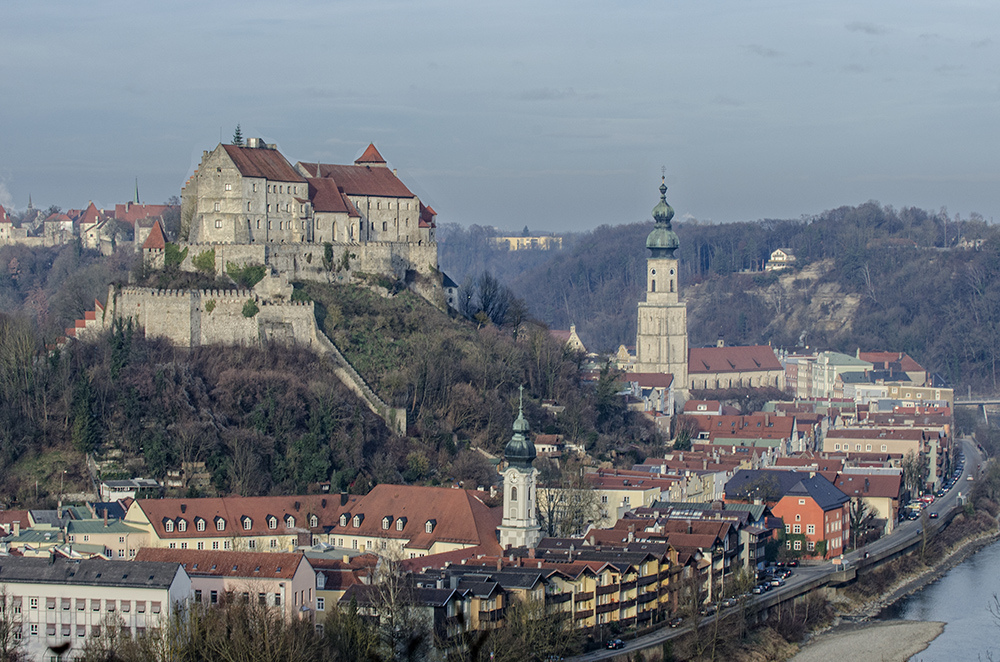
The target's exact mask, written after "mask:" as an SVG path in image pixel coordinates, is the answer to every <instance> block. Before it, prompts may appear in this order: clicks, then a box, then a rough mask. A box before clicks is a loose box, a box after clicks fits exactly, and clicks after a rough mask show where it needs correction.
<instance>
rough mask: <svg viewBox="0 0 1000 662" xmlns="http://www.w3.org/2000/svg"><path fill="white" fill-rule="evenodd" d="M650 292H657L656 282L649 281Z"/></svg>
mask: <svg viewBox="0 0 1000 662" xmlns="http://www.w3.org/2000/svg"><path fill="white" fill-rule="evenodd" d="M649 291H650V292H655V291H656V281H655V280H651V281H649Z"/></svg>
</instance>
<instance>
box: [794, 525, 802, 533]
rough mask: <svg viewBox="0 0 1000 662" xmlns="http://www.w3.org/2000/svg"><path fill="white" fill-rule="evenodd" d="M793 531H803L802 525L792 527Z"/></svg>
mask: <svg viewBox="0 0 1000 662" xmlns="http://www.w3.org/2000/svg"><path fill="white" fill-rule="evenodd" d="M792 533H802V525H801V524H796V525H794V526H793V527H792Z"/></svg>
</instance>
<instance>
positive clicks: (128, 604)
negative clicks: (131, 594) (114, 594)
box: [122, 600, 132, 614]
mask: <svg viewBox="0 0 1000 662" xmlns="http://www.w3.org/2000/svg"><path fill="white" fill-rule="evenodd" d="M130 611H132V601H131V600H122V613H125V614H127V613H129V612H130Z"/></svg>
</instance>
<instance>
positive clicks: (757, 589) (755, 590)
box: [750, 584, 767, 595]
mask: <svg viewBox="0 0 1000 662" xmlns="http://www.w3.org/2000/svg"><path fill="white" fill-rule="evenodd" d="M766 590H767V589H766V588H764V585H763V584H757V585H756V586H754V587H753V588H752V589H750V592H751V593H753V594H754V595H760V594H761V593H763V592H764V591H766Z"/></svg>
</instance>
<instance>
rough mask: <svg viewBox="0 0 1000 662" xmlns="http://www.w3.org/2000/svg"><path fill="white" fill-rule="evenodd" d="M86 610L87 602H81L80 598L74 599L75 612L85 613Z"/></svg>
mask: <svg viewBox="0 0 1000 662" xmlns="http://www.w3.org/2000/svg"><path fill="white" fill-rule="evenodd" d="M86 609H87V601H86V600H83V599H82V598H77V599H76V610H77V611H86Z"/></svg>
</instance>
